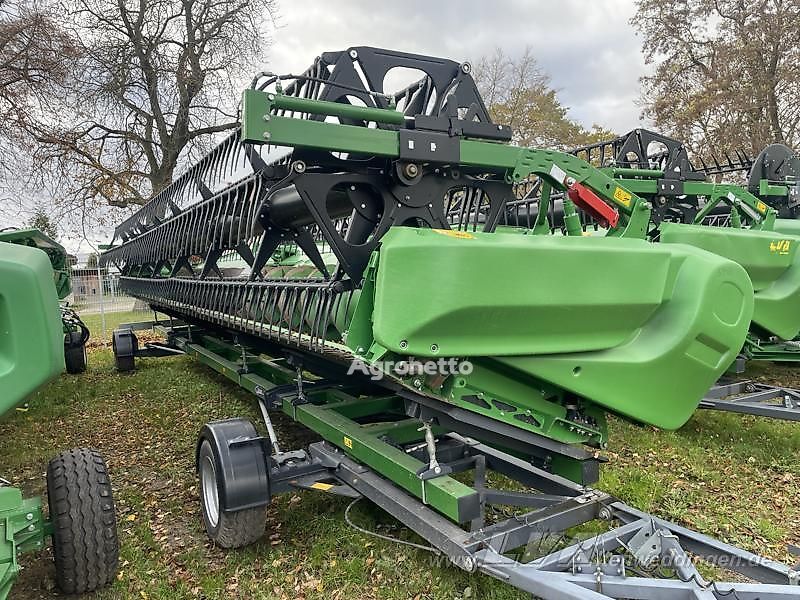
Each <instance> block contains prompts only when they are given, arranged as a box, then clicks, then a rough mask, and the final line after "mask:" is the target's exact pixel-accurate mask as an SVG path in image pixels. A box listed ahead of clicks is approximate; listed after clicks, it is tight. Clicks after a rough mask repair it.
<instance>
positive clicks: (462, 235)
mask: <svg viewBox="0 0 800 600" xmlns="http://www.w3.org/2000/svg"><path fill="white" fill-rule="evenodd" d="M434 231H435V232H436V233H441V234H442V235H446V236H449V237H454V238H459V239H462V240H474V239H475V236H474V235H472V234H471V233H469V232H468V231H455V230H454V229H434Z"/></svg>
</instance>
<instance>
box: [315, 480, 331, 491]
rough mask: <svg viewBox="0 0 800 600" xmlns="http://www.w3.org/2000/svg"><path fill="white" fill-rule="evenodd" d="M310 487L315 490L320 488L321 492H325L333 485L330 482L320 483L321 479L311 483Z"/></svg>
mask: <svg viewBox="0 0 800 600" xmlns="http://www.w3.org/2000/svg"><path fill="white" fill-rule="evenodd" d="M311 487H312V488H314V489H315V490H320V491H322V492H327V491H328V490H329V489H331V488H332V487H333V486H332V485H331V484H330V483H322V482H321V481H317V482H316V483H312V484H311Z"/></svg>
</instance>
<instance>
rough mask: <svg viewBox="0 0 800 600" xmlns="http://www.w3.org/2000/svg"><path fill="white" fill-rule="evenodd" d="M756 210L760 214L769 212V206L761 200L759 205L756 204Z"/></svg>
mask: <svg viewBox="0 0 800 600" xmlns="http://www.w3.org/2000/svg"><path fill="white" fill-rule="evenodd" d="M756 209H757V210H758V212H760V213H763V212H767V205H766V204H764V203H763V202H761V201H760V200H759V201H758V204H756Z"/></svg>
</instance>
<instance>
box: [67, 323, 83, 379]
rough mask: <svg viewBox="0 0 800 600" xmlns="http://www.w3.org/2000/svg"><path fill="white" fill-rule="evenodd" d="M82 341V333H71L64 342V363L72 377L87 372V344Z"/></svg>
mask: <svg viewBox="0 0 800 600" xmlns="http://www.w3.org/2000/svg"><path fill="white" fill-rule="evenodd" d="M82 341H83V334H82V333H81V332H80V331H70V332H69V333H68V334H67V335H66V339H65V340H64V363H65V364H66V366H67V373H69V374H70V375H77V374H78V373H83V372H84V371H86V344H85V343H81V342H82Z"/></svg>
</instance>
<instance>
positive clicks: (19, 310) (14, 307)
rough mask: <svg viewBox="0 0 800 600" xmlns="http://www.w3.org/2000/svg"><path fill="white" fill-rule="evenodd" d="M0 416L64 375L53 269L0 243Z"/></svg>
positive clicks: (26, 250) (32, 251) (28, 251)
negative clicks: (44, 385)
mask: <svg viewBox="0 0 800 600" xmlns="http://www.w3.org/2000/svg"><path fill="white" fill-rule="evenodd" d="M0 281H2V285H1V286H0V390H2V393H0V414H3V413H5V412H6V411H8V410H10V409H12V408H14V407H15V406H16V405H17V404H19V403H20V402H22V401H23V400H24V399H25V398H26V397H27V396H28V395H29V394H31V393H32V392H33V391H35V390H36V389H37V388H38V387H40V386H41V385H43V384H44V383H45V382H47V381H49V380H50V379H52V378H53V377H55V376H56V375H58V374H59V373H61V372H62V371H63V370H64V332H63V329H62V324H61V317H60V312H59V310H58V298H57V296H56V289H55V287H54V286H53V268H52V266H51V264H50V260H49V259H48V257H47V254H45V253H44V252H43V251H42V250H38V249H36V248H30V247H27V246H20V245H17V244H7V243H3V242H0Z"/></svg>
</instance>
